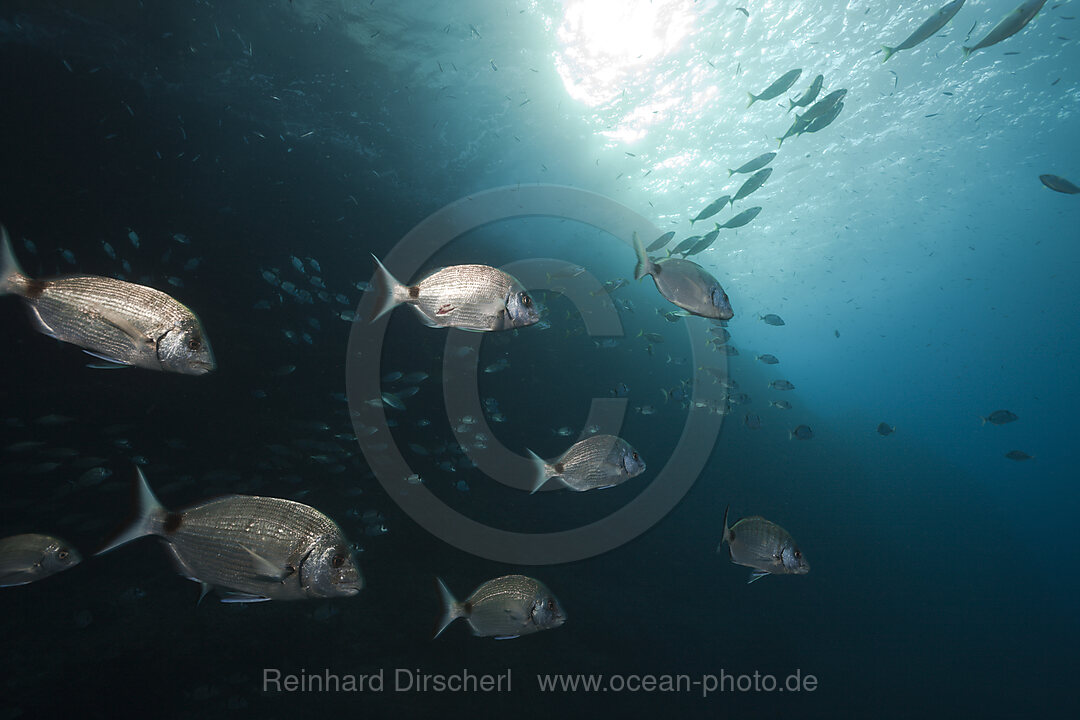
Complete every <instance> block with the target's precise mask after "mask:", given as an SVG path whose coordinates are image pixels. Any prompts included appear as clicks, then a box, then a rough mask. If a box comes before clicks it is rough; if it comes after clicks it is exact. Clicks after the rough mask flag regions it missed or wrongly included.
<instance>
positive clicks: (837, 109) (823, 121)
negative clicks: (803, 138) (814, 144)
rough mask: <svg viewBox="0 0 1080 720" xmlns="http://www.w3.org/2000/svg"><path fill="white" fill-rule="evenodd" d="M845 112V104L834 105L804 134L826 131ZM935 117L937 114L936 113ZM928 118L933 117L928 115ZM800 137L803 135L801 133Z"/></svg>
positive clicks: (810, 125) (805, 130)
mask: <svg viewBox="0 0 1080 720" xmlns="http://www.w3.org/2000/svg"><path fill="white" fill-rule="evenodd" d="M843 111H844V103H842V102H839V103H836V105H833V107H832V109H831V110H829V112H827V113H825V114H824V115H820V116H818V117H816V118H814V120H813V122H811V123H809V124H808V125H807V126H806V127H805V128H804V129H803V131H802V132H804V133H816V132H817V131H818V130H824V129H825V128H827V127H829V126H830V125H832V123H833V121H834V120H836V118H838V117H839V116H840V113H842V112H843ZM934 114H935V115H936V114H937V113H934ZM926 117H931V116H930V115H927V116H926ZM799 134H800V135H801V134H802V133H799Z"/></svg>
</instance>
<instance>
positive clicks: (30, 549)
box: [0, 533, 82, 587]
mask: <svg viewBox="0 0 1080 720" xmlns="http://www.w3.org/2000/svg"><path fill="white" fill-rule="evenodd" d="M81 561H82V557H81V556H80V555H79V553H78V551H77V550H75V549H74V548H72V547H70V546H69V545H68V544H67V543H66V542H64V541H63V540H60V539H59V538H55V537H51V536H49V535H38V534H35V533H28V534H25V535H12V536H11V537H6V538H3V539H2V540H0V587H12V586H15V585H26V584H27V583H32V582H34V581H35V580H41V579H42V578H47V577H49V576H50V575H55V574H56V573H58V572H62V571H64V570H68V569H70V568H73V567H75V566H76V565H78V564H79V563H80V562H81Z"/></svg>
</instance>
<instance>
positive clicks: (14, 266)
mask: <svg viewBox="0 0 1080 720" xmlns="http://www.w3.org/2000/svg"><path fill="white" fill-rule="evenodd" d="M26 280H27V277H26V274H25V273H24V272H23V271H22V268H21V267H19V261H18V260H16V259H15V251H14V250H12V249H11V238H10V237H8V233H7V228H5V227H3V226H2V225H0V295H7V294H9V293H16V294H17V293H18V292H19V289H20V288H21V287H22V286H23V285H24V284H25V282H26Z"/></svg>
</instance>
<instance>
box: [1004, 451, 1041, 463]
mask: <svg viewBox="0 0 1080 720" xmlns="http://www.w3.org/2000/svg"><path fill="white" fill-rule="evenodd" d="M1005 457H1007V458H1009V459H1010V460H1016V461H1021V460H1031V459H1033V458H1034V457H1035V456H1034V455H1028V454H1027V453H1026V452H1024V451H1023V450H1010V451H1009V452H1007V453H1005Z"/></svg>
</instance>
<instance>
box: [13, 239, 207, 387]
mask: <svg viewBox="0 0 1080 720" xmlns="http://www.w3.org/2000/svg"><path fill="white" fill-rule="evenodd" d="M0 232H2V236H3V237H2V240H0V242H2V248H0V295H6V294H14V295H18V296H20V297H22V298H23V299H24V300H25V301H26V303H27V305H28V306H29V308H30V316H31V319H32V320H33V321H34V324H35V325H36V326H37V329H38V330H39V331H40V332H42V333H44V334H46V335H48V336H49V337H53V338H56V339H57V340H61V341H63V342H68V343H71V344H73V345H77V346H79V347H81V348H82V349H83V350H85V351H86V352H87V353H89V354H91V355H94V356H95V357H99V358H101V359H102V360H108V361H110V362H114V363H119V364H121V365H135V366H138V367H144V368H149V369H151V370H164V371H168V372H178V373H184V374H187V375H203V374H205V373H208V372H210V371H211V370H213V369H214V368H215V367H216V364H215V362H214V355H213V352H212V351H211V350H210V342H209V341H208V340H207V338H206V334H205V333H204V332H203V328H202V325H201V324H200V323H199V319H198V318H197V317H196V316H195V314H194V313H192V312H191V310H189V309H188V308H187V307H185V306H184V305H182V304H180V303H179V302H177V301H176V300H174V299H173V298H171V297H170V296H168V295H166V294H165V293H163V292H160V291H158V290H154V289H153V288H149V287H145V286H143V285H135V284H134V283H129V282H123V281H121V280H114V279H113V278H107V277H97V276H94V275H66V276H62V277H57V278H53V279H50V280H34V279H32V278H30V277H28V276H26V275H25V274H24V273H23V272H22V269H21V268H20V267H19V263H18V261H17V260H16V259H15V255H14V253H13V252H12V249H11V241H10V240H9V239H8V234H7V230H4V229H3V228H0Z"/></svg>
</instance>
